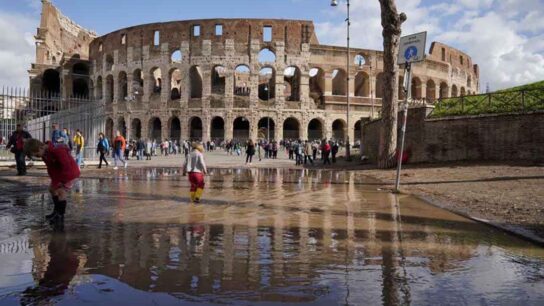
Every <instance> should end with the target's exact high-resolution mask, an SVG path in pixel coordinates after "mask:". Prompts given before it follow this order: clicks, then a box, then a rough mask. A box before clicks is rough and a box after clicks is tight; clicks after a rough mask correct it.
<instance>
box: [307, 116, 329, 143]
mask: <svg viewBox="0 0 544 306" xmlns="http://www.w3.org/2000/svg"><path fill="white" fill-rule="evenodd" d="M323 126H324V122H323V120H322V119H319V118H314V119H312V120H310V122H308V140H321V139H323V138H325V133H324V131H323Z"/></svg>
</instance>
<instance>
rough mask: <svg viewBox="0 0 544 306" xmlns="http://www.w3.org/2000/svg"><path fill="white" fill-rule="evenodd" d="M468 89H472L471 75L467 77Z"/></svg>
mask: <svg viewBox="0 0 544 306" xmlns="http://www.w3.org/2000/svg"><path fill="white" fill-rule="evenodd" d="M467 87H468V88H471V87H472V77H471V76H470V75H469V76H468V77H467Z"/></svg>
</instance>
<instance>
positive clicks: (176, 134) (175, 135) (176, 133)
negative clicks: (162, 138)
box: [168, 116, 181, 141]
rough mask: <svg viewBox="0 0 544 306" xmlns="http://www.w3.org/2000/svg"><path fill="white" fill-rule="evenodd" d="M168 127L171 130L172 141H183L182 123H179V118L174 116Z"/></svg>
mask: <svg viewBox="0 0 544 306" xmlns="http://www.w3.org/2000/svg"><path fill="white" fill-rule="evenodd" d="M168 127H169V130H170V135H169V136H170V139H172V140H177V141H179V140H181V122H180V121H179V118H178V117H176V116H172V117H171V118H170V120H168Z"/></svg>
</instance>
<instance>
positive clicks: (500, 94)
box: [431, 81, 544, 118]
mask: <svg viewBox="0 0 544 306" xmlns="http://www.w3.org/2000/svg"><path fill="white" fill-rule="evenodd" d="M536 110H544V81H540V82H536V83H532V84H527V85H522V86H517V87H513V88H508V89H503V90H499V91H496V92H492V93H488V94H480V95H471V96H465V97H456V98H448V99H443V100H441V101H439V103H437V104H436V107H435V109H434V111H433V113H432V114H431V117H433V118H437V117H447V116H464V115H480V114H500V113H512V112H526V111H536Z"/></svg>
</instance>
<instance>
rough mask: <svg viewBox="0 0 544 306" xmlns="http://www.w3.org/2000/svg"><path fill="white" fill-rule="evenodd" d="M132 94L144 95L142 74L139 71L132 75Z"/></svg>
mask: <svg viewBox="0 0 544 306" xmlns="http://www.w3.org/2000/svg"><path fill="white" fill-rule="evenodd" d="M132 94H133V95H134V96H142V95H143V94H144V74H143V72H142V70H140V69H136V70H134V72H133V73H132Z"/></svg>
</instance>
